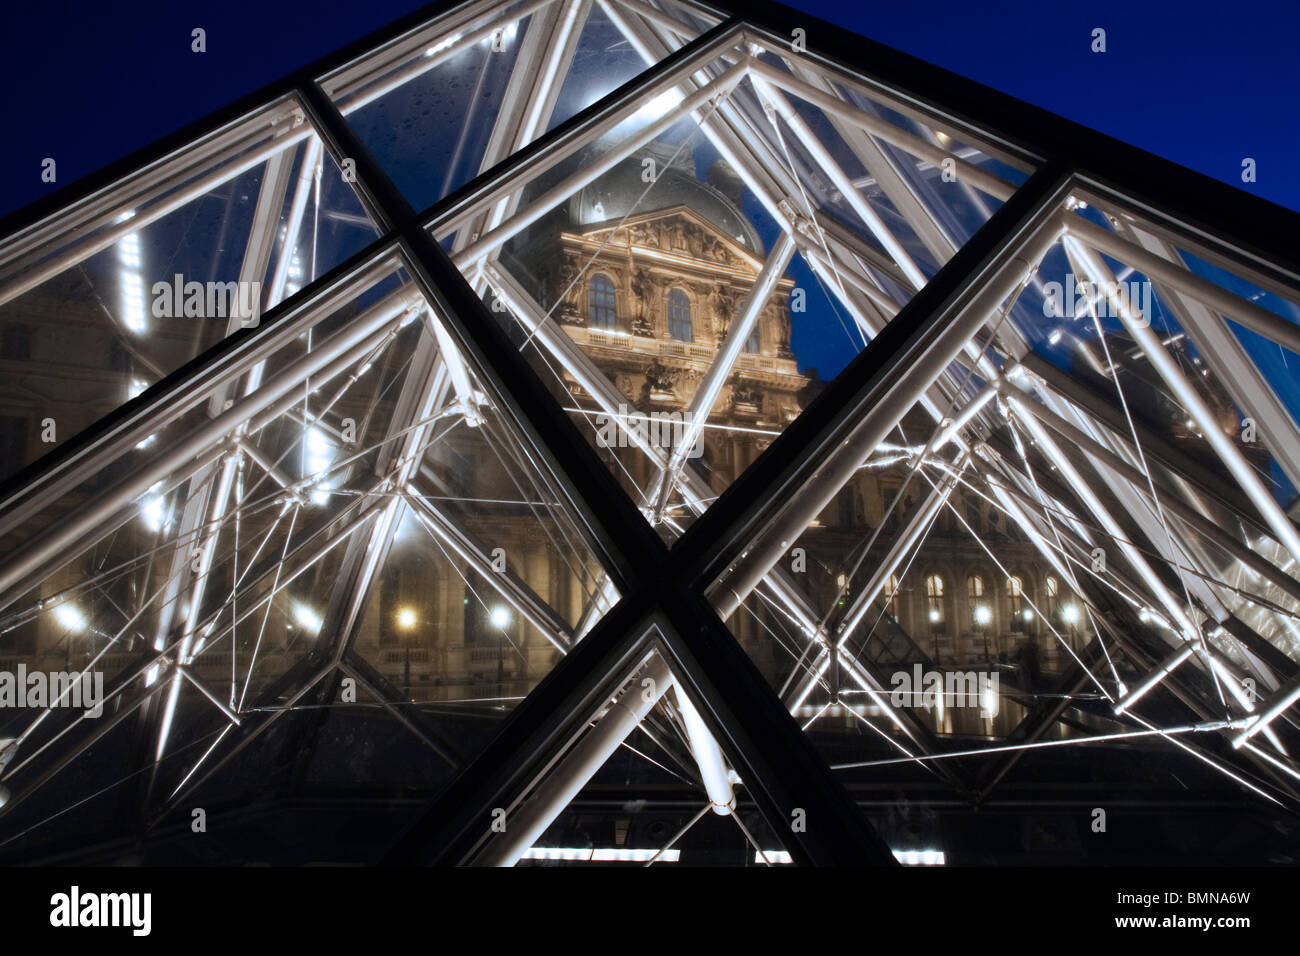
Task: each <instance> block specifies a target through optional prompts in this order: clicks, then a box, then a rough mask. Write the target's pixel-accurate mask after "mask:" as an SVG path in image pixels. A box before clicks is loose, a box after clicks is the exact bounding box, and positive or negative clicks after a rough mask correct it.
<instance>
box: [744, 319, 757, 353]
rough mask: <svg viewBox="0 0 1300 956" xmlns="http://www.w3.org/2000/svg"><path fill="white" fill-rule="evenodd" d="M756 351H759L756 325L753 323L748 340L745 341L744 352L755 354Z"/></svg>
mask: <svg viewBox="0 0 1300 956" xmlns="http://www.w3.org/2000/svg"><path fill="white" fill-rule="evenodd" d="M758 350H759V340H758V323H757V322H755V323H754V327H753V328H752V329H750V331H749V338H747V339H745V351H746V352H752V353H757V352H758Z"/></svg>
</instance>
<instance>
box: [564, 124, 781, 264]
mask: <svg viewBox="0 0 1300 956" xmlns="http://www.w3.org/2000/svg"><path fill="white" fill-rule="evenodd" d="M675 148H676V147H667V148H665V147H664V146H662V145H661V144H658V143H651V144H650V145H649V146H648V147H647V148H645V149H642V150H639V151H637V152H636V153H634V154H633V155H632V156H630V157H628V158H627V159H625V160H623V162H621V163H619V164H618V165H617V166H615V167H614V168H613V169H611V170H610V171H609V172H607V173H605V174H604V175H603V176H601V177H600V178H599V179H597V180H596V181H595V182H593V183H591V184H590V185H588V186H585V187H584V188H583V189H581V190H579V191H578V193H577V194H576V195H575V196H574V197H573V198H572V199H571V200H570V201H569V217H570V219H571V220H572V221H573V223H574V224H575V225H577V226H580V227H581V226H588V225H594V224H596V223H602V222H609V221H611V220H614V221H618V220H620V219H622V218H623V217H624V216H626V215H627V214H628V213H629V212H632V211H633V207H634V206H635V207H636V210H635V213H636V215H645V214H646V213H651V212H654V211H656V210H660V209H672V208H674V207H675V206H686V207H688V208H690V209H691V210H692V211H693V212H695V213H696V214H698V215H700V216H702V217H703V218H705V219H707V220H708V221H709V222H711V223H713V224H714V225H715V226H717V228H718V229H719V230H720V231H721V232H722V233H724V234H725V235H727V236H729V237H730V238H732V239H734V240H735V241H736V242H738V243H740V244H741V245H742V246H744V247H745V249H747V250H749V251H750V252H752V253H754V254H755V255H757V256H759V257H762V255H763V243H762V240H760V239H759V237H758V233H757V232H756V231H755V230H754V227H753V226H752V225H750V222H749V220H748V219H746V218H745V216H744V214H743V213H742V212H741V210H740V203H739V192H740V190H739V180H738V179H737V178H736V177H735V174H734V173H731V172H730V170H729V169H721V168H719V165H722V164H715V167H714V169H713V170H710V178H712V179H714V181H715V182H716V183H718V184H719V185H723V186H728V187H731V188H730V189H728V192H731V193H732V195H728V192H724V191H723V189H720V188H718V186H717V185H710V184H709V183H704V182H701V181H700V180H699V178H698V177H697V176H696V175H695V172H694V169H695V162H694V159H693V158H692V157H691V155H690V152H689V148H688V149H683V150H682V151H681V152H680V153H679V154H678V156H677V158H676V159H675V160H674V159H673V158H672V157H673V150H674V149H675ZM647 158H651V159H654V160H655V162H656V163H657V164H658V166H659V170H660V172H659V178H658V180H657V181H656V182H655V184H654V185H653V186H651V187H650V191H649V192H648V193H646V196H645V199H643V200H642V201H641V202H640V204H638V203H637V199H638V198H639V197H640V196H641V194H642V193H643V192H645V190H646V186H647V185H648V184H647V183H646V182H645V181H644V180H642V178H641V174H642V170H643V169H644V168H645V167H644V165H643V164H644V161H645V160H646V159H647Z"/></svg>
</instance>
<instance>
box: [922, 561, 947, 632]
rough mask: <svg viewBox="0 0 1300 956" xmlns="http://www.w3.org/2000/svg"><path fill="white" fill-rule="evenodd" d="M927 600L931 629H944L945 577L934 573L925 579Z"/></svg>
mask: <svg viewBox="0 0 1300 956" xmlns="http://www.w3.org/2000/svg"><path fill="white" fill-rule="evenodd" d="M925 600H926V605H927V611H928V615H929V618H930V629H931V630H932V631H940V630H942V629H943V578H941V577H939V575H937V574H932V575H930V576H929V577H928V578H926V579H925Z"/></svg>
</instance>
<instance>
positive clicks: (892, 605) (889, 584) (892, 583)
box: [885, 574, 898, 617]
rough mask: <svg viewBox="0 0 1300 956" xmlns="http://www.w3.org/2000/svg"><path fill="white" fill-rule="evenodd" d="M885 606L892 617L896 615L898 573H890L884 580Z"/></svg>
mask: <svg viewBox="0 0 1300 956" xmlns="http://www.w3.org/2000/svg"><path fill="white" fill-rule="evenodd" d="M885 607H886V609H888V611H889V613H890V614H891V615H892V616H893V617H898V575H896V574H891V575H890V576H889V580H888V581H886V582H885Z"/></svg>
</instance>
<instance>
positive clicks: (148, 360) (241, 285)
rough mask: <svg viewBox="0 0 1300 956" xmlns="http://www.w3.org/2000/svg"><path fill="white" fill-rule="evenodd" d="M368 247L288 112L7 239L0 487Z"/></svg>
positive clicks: (315, 148)
mask: <svg viewBox="0 0 1300 956" xmlns="http://www.w3.org/2000/svg"><path fill="white" fill-rule="evenodd" d="M286 237H288V238H286ZM375 237H376V232H375V229H374V227H373V225H372V223H371V221H370V219H369V218H368V217H367V215H366V214H365V212H364V210H363V209H362V207H361V204H360V202H359V201H358V199H357V197H356V194H355V193H354V192H353V191H352V189H351V187H350V186H349V185H347V184H346V183H345V182H344V181H343V177H342V175H341V174H340V171H339V169H338V167H337V166H336V165H335V164H334V162H333V160H332V159H330V158H329V157H328V156H327V155H325V154H324V153H323V150H322V148H321V142H320V140H319V138H317V137H316V136H314V135H312V134H311V130H310V127H308V126H306V125H305V124H304V122H303V116H302V112H301V110H300V108H299V107H298V106H297V104H296V103H295V102H294V101H292V100H286V101H283V102H281V103H278V104H276V105H275V106H273V107H270V108H268V109H267V110H264V111H262V112H261V113H259V114H257V115H255V116H253V117H250V118H248V119H245V120H242V121H240V122H238V123H236V124H233V125H232V126H231V127H229V128H227V129H224V130H222V131H219V132H218V133H215V134H213V135H212V136H209V137H205V138H204V139H202V140H200V141H199V142H197V143H195V144H193V145H192V146H189V147H186V148H185V149H184V150H181V151H179V152H178V153H177V154H176V155H175V156H173V157H170V158H168V159H165V160H162V161H160V162H159V163H158V164H157V165H156V166H155V167H152V168H150V169H149V170H146V171H145V172H142V173H140V174H139V175H137V176H135V177H133V178H131V179H129V180H126V181H123V182H122V183H119V184H115V185H114V186H111V187H108V188H107V189H105V190H104V191H103V192H102V193H100V194H97V195H95V196H93V197H91V198H89V199H87V200H85V201H84V202H82V203H80V204H78V205H77V206H76V207H74V208H72V209H71V210H68V211H67V212H65V213H61V214H60V215H59V216H57V217H54V218H52V219H51V220H49V221H47V222H45V223H41V224H38V225H37V226H34V227H33V228H32V229H30V230H27V231H26V232H25V233H22V234H19V235H16V236H13V237H10V239H9V240H8V241H6V243H5V244H4V246H3V248H0V383H3V384H0V405H2V406H3V409H2V410H3V415H0V450H2V451H3V454H2V455H0V478H7V477H9V476H11V475H13V474H14V473H15V472H17V471H19V470H21V469H22V468H23V467H24V466H27V465H30V464H32V463H33V462H35V461H36V460H37V459H39V458H40V457H41V456H42V455H43V454H45V453H46V452H48V451H50V450H51V449H53V448H56V447H57V446H58V445H59V443H61V442H65V441H67V439H69V438H71V437H72V436H73V435H75V434H77V433H78V432H80V431H82V430H83V429H84V428H86V427H88V426H89V425H91V424H93V423H94V422H96V421H98V420H99V419H101V418H102V417H103V416H105V415H106V414H108V413H109V412H111V411H112V410H113V409H115V408H117V407H119V406H121V405H123V404H125V403H126V402H127V401H129V400H130V399H132V398H135V397H136V396H137V395H139V394H141V393H142V392H144V391H145V390H146V389H148V388H149V386H151V385H153V384H154V383H155V382H157V381H159V380H160V379H162V378H164V377H165V376H167V375H169V374H171V373H172V372H174V371H176V370H177V369H178V368H180V367H181V366H182V365H184V364H185V363H186V362H188V361H190V360H191V359H193V358H195V357H196V356H198V355H200V354H202V353H204V352H206V351H207V350H208V349H210V348H212V347H213V346H215V345H216V344H218V343H219V342H221V341H222V340H223V339H224V338H225V337H226V336H228V335H229V334H231V333H232V332H234V331H237V330H239V329H241V328H244V327H246V326H253V325H256V324H257V321H258V317H259V316H260V314H261V313H262V312H264V311H266V310H267V309H269V308H270V307H271V306H273V305H275V304H277V303H278V302H280V301H281V300H282V299H284V298H286V297H287V296H290V295H292V294H293V293H294V292H296V291H297V290H298V289H299V288H301V287H302V286H303V285H305V284H306V283H308V282H310V281H312V280H313V279H314V278H316V277H317V276H319V275H321V274H322V273H323V272H326V271H328V270H329V269H330V268H331V267H333V266H334V265H336V264H337V263H339V262H341V261H342V260H343V259H345V258H347V257H348V256H350V255H352V254H353V253H355V252H357V251H359V250H360V249H362V248H363V247H364V246H366V245H367V244H368V243H370V242H372V241H373V240H374V239H375Z"/></svg>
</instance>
